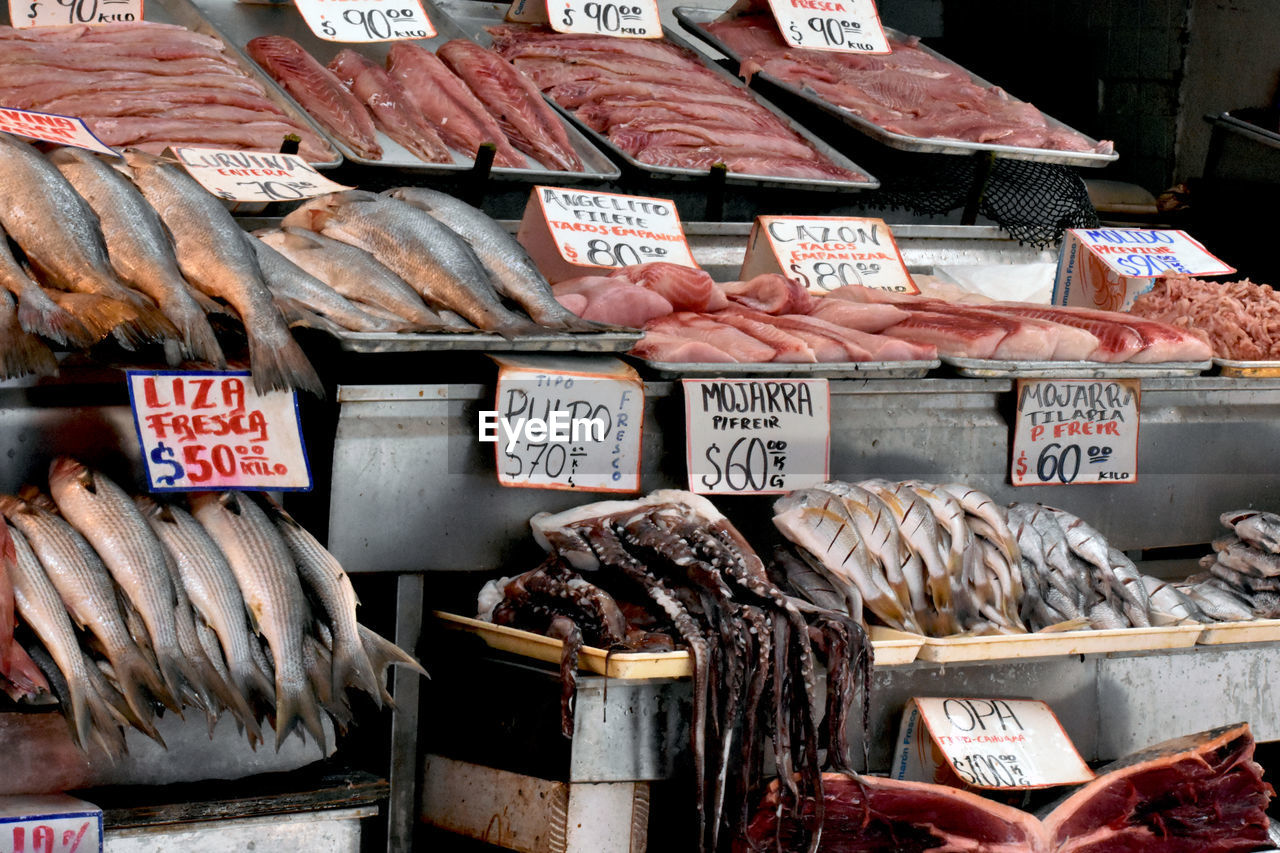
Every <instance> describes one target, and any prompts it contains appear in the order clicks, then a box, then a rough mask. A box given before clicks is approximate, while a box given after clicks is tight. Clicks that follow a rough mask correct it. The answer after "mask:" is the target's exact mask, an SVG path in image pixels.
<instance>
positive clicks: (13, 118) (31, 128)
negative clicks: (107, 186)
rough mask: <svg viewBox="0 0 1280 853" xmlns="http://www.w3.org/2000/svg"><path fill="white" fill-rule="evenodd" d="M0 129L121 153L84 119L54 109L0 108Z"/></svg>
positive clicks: (92, 149) (45, 139) (39, 138)
mask: <svg viewBox="0 0 1280 853" xmlns="http://www.w3.org/2000/svg"><path fill="white" fill-rule="evenodd" d="M0 132H4V133H16V134H17V135H18V136H25V137H27V138H28V139H38V140H40V141H41V142H56V143H57V144H59V145H73V146H75V147H76V148H85V149H87V150H89V151H96V152H98V153H99V154H110V155H111V156H112V157H119V156H120V153H119V152H118V151H115V150H114V149H112V148H110V147H108V146H107V145H105V144H104V143H103V142H102V140H100V139H98V137H96V136H94V135H93V131H91V130H90V129H89V128H88V126H87V125H86V124H85V123H84V119H80V118H73V117H72V116H60V115H55V114H53V113H37V112H32V111H31V110H12V109H7V108H3V109H0Z"/></svg>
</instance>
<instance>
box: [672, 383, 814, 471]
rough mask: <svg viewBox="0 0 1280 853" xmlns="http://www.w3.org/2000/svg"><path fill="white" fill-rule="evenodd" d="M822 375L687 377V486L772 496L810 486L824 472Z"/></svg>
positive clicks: (685, 396) (685, 399) (685, 394)
mask: <svg viewBox="0 0 1280 853" xmlns="http://www.w3.org/2000/svg"><path fill="white" fill-rule="evenodd" d="M830 403H831V400H830V392H829V389H828V387H827V380H825V379H714V380H703V379H686V380H684V404H685V438H686V442H685V454H686V460H687V463H688V471H689V491H691V492H697V493H698V494H703V495H735V494H736V495H776V494H782V493H785V492H789V491H791V490H793V489H801V488H805V487H807V486H814V485H817V484H818V483H821V482H823V481H825V480H827V479H828V474H827V472H828V471H829V470H830V464H829V463H830V447H831V414H830Z"/></svg>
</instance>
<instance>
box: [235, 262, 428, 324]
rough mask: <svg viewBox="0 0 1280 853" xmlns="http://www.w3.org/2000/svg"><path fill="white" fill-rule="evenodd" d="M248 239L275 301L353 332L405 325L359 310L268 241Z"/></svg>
mask: <svg viewBox="0 0 1280 853" xmlns="http://www.w3.org/2000/svg"><path fill="white" fill-rule="evenodd" d="M251 242H252V243H253V249H254V251H255V252H256V253H257V255H258V265H259V266H260V267H262V277H263V278H264V279H265V280H266V282H267V287H268V288H270V290H271V293H272V295H273V296H275V298H276V299H277V300H284V301H285V302H288V303H294V304H297V305H301V306H303V307H304V308H306V309H307V310H309V311H314V312H315V313H317V314H319V315H320V316H322V317H325V318H327V319H329V320H332V321H333V322H334V323H336V324H337V325H338V326H340V327H342V328H344V329H350V330H351V331H353V332H395V331H400V330H402V329H404V328H405V326H406V325H407V324H406V323H405V322H403V321H401V322H397V321H396V320H392V319H389V318H387V317H375V316H374V315H372V314H369V313H367V312H365V311H363V310H361V309H360V308H359V307H358V306H356V305H354V304H352V303H351V302H349V301H348V300H347V299H346V298H345V297H344V296H342V295H341V294H340V293H338V292H337V291H335V290H334V289H333V288H331V287H329V285H327V284H325V283H324V282H323V281H320V280H319V279H318V278H316V277H315V276H313V275H311V273H309V272H307V271H306V270H304V269H302V268H301V267H299V266H298V265H297V264H295V263H294V262H293V261H291V260H289V259H288V258H286V257H285V256H284V255H282V254H281V253H280V252H277V251H276V250H275V249H273V248H271V246H270V245H268V244H267V243H264V242H263V241H262V240H253V241H251Z"/></svg>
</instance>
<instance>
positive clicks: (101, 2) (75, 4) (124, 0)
mask: <svg viewBox="0 0 1280 853" xmlns="http://www.w3.org/2000/svg"><path fill="white" fill-rule="evenodd" d="M141 20H142V0H9V21H10V22H11V24H12V25H13V26H14V27H15V28H17V29H23V28H25V27H59V26H61V27H66V26H71V25H74V24H89V25H90V26H92V25H94V24H125V23H130V22H132V21H141Z"/></svg>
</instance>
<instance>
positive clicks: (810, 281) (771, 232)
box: [739, 216, 920, 294]
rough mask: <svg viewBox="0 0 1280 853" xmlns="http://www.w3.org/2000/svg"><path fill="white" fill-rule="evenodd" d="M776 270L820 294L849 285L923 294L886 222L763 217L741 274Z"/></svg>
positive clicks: (750, 241) (748, 276) (745, 277)
mask: <svg viewBox="0 0 1280 853" xmlns="http://www.w3.org/2000/svg"><path fill="white" fill-rule="evenodd" d="M771 272H776V273H782V274H783V275H785V276H786V277H788V278H792V279H795V280H796V281H798V282H800V283H801V284H803V285H804V286H805V287H807V288H808V289H809V290H811V291H814V292H817V293H825V292H827V291H831V290H835V289H836V288H839V287H844V286H846V285H850V284H860V285H862V286H864V287H873V288H876V289H877V290H888V291H892V292H894V293H908V294H915V293H919V292H920V288H918V287H916V283H915V282H914V281H912V280H911V274H910V273H908V272H907V265H906V263H905V262H904V261H903V260H902V253H901V252H900V251H899V250H898V244H897V242H896V241H895V240H894V239H893V232H891V231H890V230H889V226H888V225H886V224H885V223H884V220H883V219H868V218H843V217H831V216H758V217H756V221H755V225H753V226H752V228H751V236H750V237H749V238H748V239H747V253H746V256H745V257H744V258H743V261H742V271H741V272H740V273H739V276H740V277H741V278H742V280H743V281H746V280H748V279H751V278H754V277H755V276H757V275H761V274H763V273H771Z"/></svg>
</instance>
